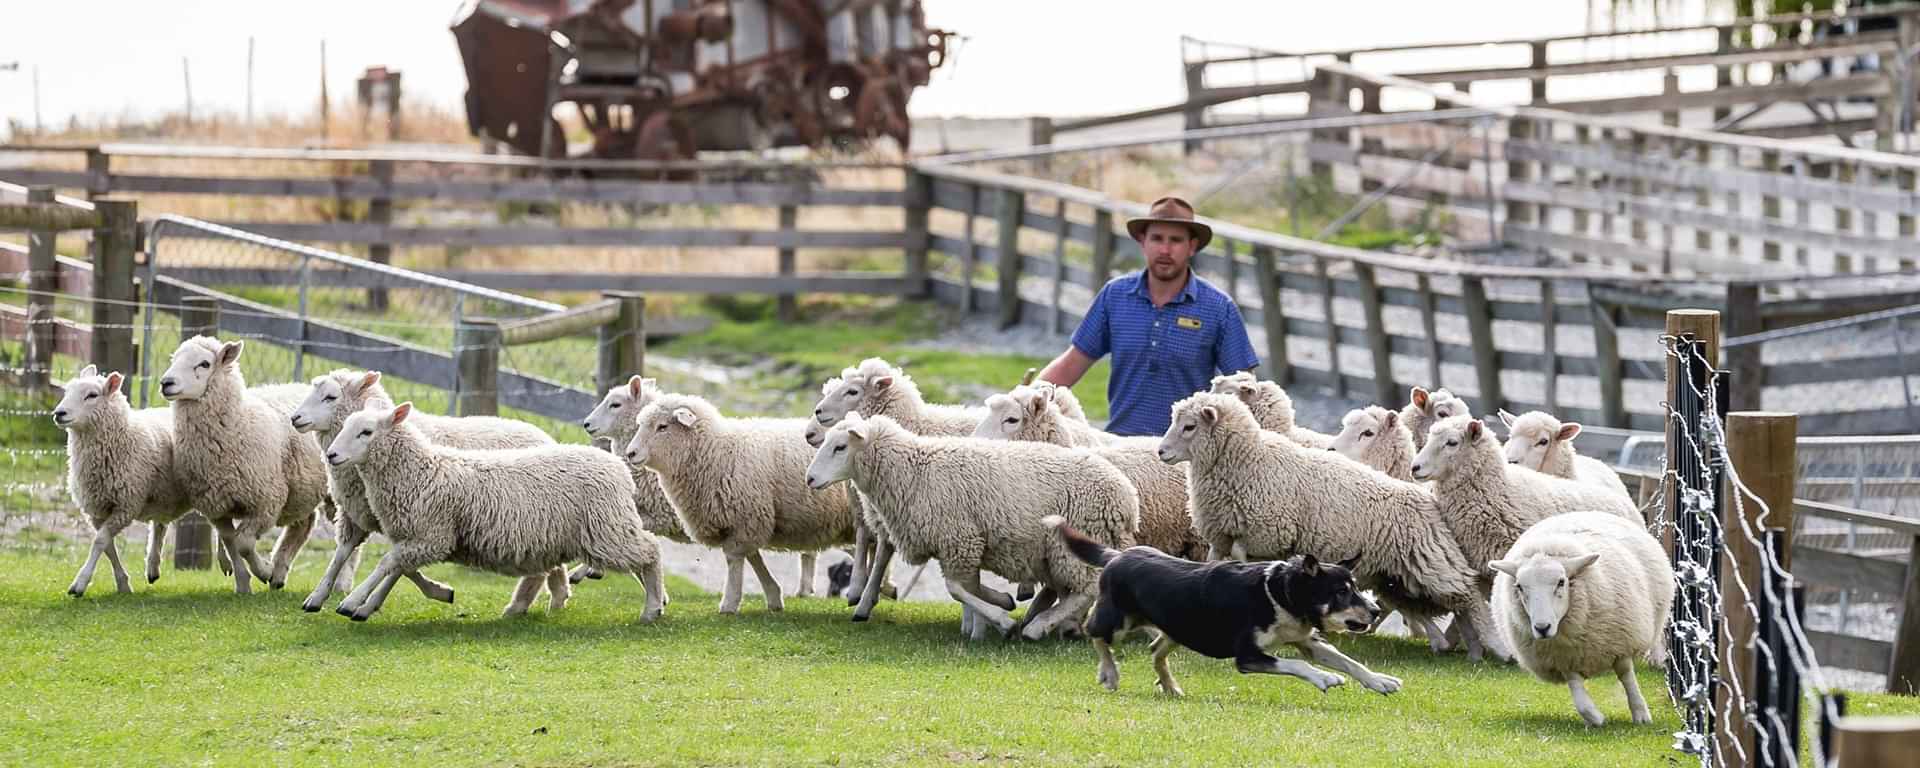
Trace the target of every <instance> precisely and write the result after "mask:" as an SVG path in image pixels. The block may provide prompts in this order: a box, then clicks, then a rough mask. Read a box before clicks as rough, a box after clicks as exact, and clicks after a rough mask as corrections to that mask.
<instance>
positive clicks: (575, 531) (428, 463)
mask: <svg viewBox="0 0 1920 768" xmlns="http://www.w3.org/2000/svg"><path fill="white" fill-rule="evenodd" d="M412 412H413V404H412V403H401V404H400V405H398V406H395V407H391V408H388V407H385V406H383V405H382V404H380V403H371V404H369V406H368V408H367V409H366V410H363V411H360V412H359V413H356V414H353V415H352V416H349V417H347V420H346V421H345V422H344V423H343V424H342V426H341V429H340V433H339V435H337V436H336V437H335V438H334V440H333V442H332V443H331V444H330V445H329V446H328V447H327V463H329V464H331V465H333V466H355V467H359V469H360V479H361V480H362V481H363V482H364V483H365V484H366V494H367V502H368V504H369V506H371V507H372V508H373V514H374V516H375V517H377V518H379V520H380V523H381V525H382V526H384V528H385V532H386V534H387V538H389V539H392V540H393V549H391V550H389V551H388V552H387V555H386V557H383V558H381V559H380V564H379V565H378V566H376V567H375V568H374V569H373V573H372V574H370V575H368V576H367V578H366V580H365V581H362V582H361V583H360V586H358V587H355V588H354V590H353V594H350V595H348V596H347V599H345V600H343V601H341V603H340V606H339V607H338V608H337V609H336V610H337V611H338V612H339V613H340V614H342V615H345V616H350V617H352V618H353V620H354V621H365V620H366V619H367V618H368V617H369V616H372V615H373V613H374V612H375V611H378V610H380V605H381V603H383V602H385V601H386V599H387V593H388V592H389V591H391V590H392V589H393V585H394V583H395V582H396V581H398V580H399V578H400V576H401V574H403V573H406V572H407V571H410V570H419V569H421V568H424V567H426V566H427V565H430V564H433V563H438V562H448V561H450V562H456V563H460V564H462V565H466V566H469V567H473V568H482V569H485V570H490V571H494V572H496V573H503V574H506V575H509V576H522V577H526V576H542V575H546V576H548V582H549V586H551V585H552V581H553V580H554V578H553V573H554V569H555V568H557V567H559V566H561V565H562V564H563V563H566V562H568V561H572V560H584V561H586V562H587V564H588V565H591V566H593V567H594V568H597V569H600V570H602V571H610V572H626V573H631V574H633V575H634V577H635V578H637V579H639V580H640V583H641V584H642V585H644V586H645V587H646V593H647V597H646V608H645V609H644V610H643V612H642V613H641V615H640V618H641V620H642V621H652V620H654V619H655V618H658V617H659V616H660V612H661V610H662V609H663V606H664V605H665V597H664V595H665V592H666V583H665V580H664V578H663V576H662V573H661V569H660V545H659V543H658V542H656V541H654V538H653V535H652V534H650V533H647V530H646V527H645V526H644V525H643V524H642V523H641V521H640V515H639V514H638V513H636V512H635V511H634V509H633V476H632V475H630V474H628V472H627V468H626V467H624V466H621V464H620V460H619V459H617V458H615V457H613V456H612V455H611V454H608V453H607V452H606V451H602V450H599V449H597V448H592V447H588V446H584V445H543V446H537V447H533V448H516V449H507V450H492V451H469V450H464V449H460V448H448V447H445V446H438V445H434V444H432V443H430V442H428V441H427V437H426V435H425V434H423V433H421V431H420V429H419V428H418V427H416V426H414V425H413V424H412V423H410V420H409V419H408V416H409V415H410V414H411V413H412ZM558 580H559V582H560V587H559V588H560V589H565V588H566V578H565V576H564V575H561V576H560V577H559V579H558ZM526 583H527V582H525V581H523V582H522V589H521V591H522V592H524V591H525V585H526ZM534 583H535V585H536V586H535V589H538V587H537V584H538V582H537V581H536V582H534ZM532 599H533V596H532V595H527V594H518V593H517V594H515V595H514V598H513V601H514V603H515V604H522V605H523V604H524V603H525V602H528V601H531V600H532Z"/></svg>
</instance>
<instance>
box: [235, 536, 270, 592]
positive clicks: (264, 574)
mask: <svg viewBox="0 0 1920 768" xmlns="http://www.w3.org/2000/svg"><path fill="white" fill-rule="evenodd" d="M267 527H270V526H263V527H260V528H254V527H253V526H252V525H251V524H241V525H236V526H234V528H233V544H232V545H230V548H231V549H232V550H233V556H234V558H235V559H236V560H238V561H244V562H245V563H246V564H247V572H248V574H249V575H251V576H252V577H253V578H256V579H259V580H260V583H262V584H265V583H267V582H268V577H269V576H270V575H271V574H272V573H273V569H272V568H269V567H268V566H267V561H265V560H262V559H260V535H261V534H263V533H266V528H267ZM233 570H234V573H236V574H238V573H239V571H240V566H239V565H235V566H234V567H233Z"/></svg>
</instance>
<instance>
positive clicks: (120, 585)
mask: <svg viewBox="0 0 1920 768" xmlns="http://www.w3.org/2000/svg"><path fill="white" fill-rule="evenodd" d="M113 589H114V591H116V592H119V593H120V594H123V595H131V594H133V585H131V584H128V583H126V582H124V581H116V582H114V583H113Z"/></svg>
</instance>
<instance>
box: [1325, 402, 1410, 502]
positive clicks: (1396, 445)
mask: <svg viewBox="0 0 1920 768" xmlns="http://www.w3.org/2000/svg"><path fill="white" fill-rule="evenodd" d="M1328 448H1329V449H1330V450H1332V451H1333V452H1335V453H1338V454H1340V455H1342V456H1345V457H1347V458H1349V459H1353V460H1354V461H1357V462H1360V463H1362V464H1365V465H1367V466H1369V467H1373V468H1374V469H1377V470H1380V471H1381V472H1384V473H1386V475H1387V477H1391V478H1393V479H1395V480H1405V481H1407V482H1409V483H1411V482H1413V469H1412V467H1413V454H1414V451H1415V448H1414V447H1413V433H1412V432H1410V431H1408V430H1407V424H1406V420H1405V419H1402V418H1400V412H1399V411H1389V410H1387V409H1385V408H1382V407H1380V406H1377V405H1369V406H1367V407H1365V408H1355V409H1353V410H1351V411H1348V412H1347V415H1346V417H1345V418H1342V419H1341V420H1340V434H1338V435H1335V436H1334V438H1333V444H1332V445H1331V446H1328Z"/></svg>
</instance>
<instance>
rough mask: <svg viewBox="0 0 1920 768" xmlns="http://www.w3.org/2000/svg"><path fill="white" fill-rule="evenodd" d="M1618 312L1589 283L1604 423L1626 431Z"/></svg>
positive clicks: (1588, 296) (1625, 407)
mask: <svg viewBox="0 0 1920 768" xmlns="http://www.w3.org/2000/svg"><path fill="white" fill-rule="evenodd" d="M1614 312H1615V310H1614V308H1613V306H1611V305H1609V304H1607V303H1606V302H1605V301H1602V300H1601V299H1600V292H1599V291H1598V290H1596V286H1595V285H1594V284H1593V283H1587V316H1588V317H1589V318H1590V319H1592V321H1593V367H1594V371H1595V374H1596V376H1597V377H1598V378H1599V380H1600V421H1601V422H1602V423H1603V424H1604V425H1606V426H1609V427H1615V428H1620V429H1624V428H1626V427H1627V426H1628V423H1627V398H1626V393H1625V392H1624V390H1623V388H1622V384H1621V378H1622V377H1621V375H1620V374H1621V371H1620V329H1619V322H1618V321H1617V320H1615V319H1614Z"/></svg>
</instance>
